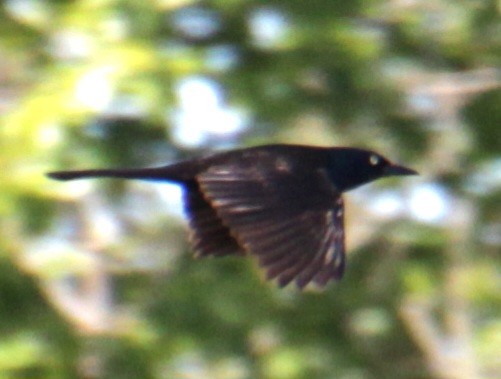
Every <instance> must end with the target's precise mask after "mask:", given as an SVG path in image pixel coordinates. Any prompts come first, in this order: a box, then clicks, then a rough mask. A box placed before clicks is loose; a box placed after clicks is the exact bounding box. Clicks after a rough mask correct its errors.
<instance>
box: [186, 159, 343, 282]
mask: <svg viewBox="0 0 501 379" xmlns="http://www.w3.org/2000/svg"><path fill="white" fill-rule="evenodd" d="M282 163H283V164H281V165H278V166H273V165H260V164H259V163H258V162H255V163H254V164H252V165H251V164H249V165H222V166H215V167H211V168H209V169H208V170H207V171H205V172H204V173H202V174H200V175H199V176H197V178H196V180H197V181H198V183H199V186H200V189H201V192H202V194H203V195H204V197H205V198H206V199H207V200H208V202H209V203H210V205H211V206H212V208H213V209H215V211H216V213H217V215H218V216H219V218H220V219H221V220H222V223H223V224H224V225H225V226H226V227H228V229H229V231H230V233H231V235H232V236H233V237H234V238H235V239H236V240H237V241H238V242H239V244H240V245H242V246H243V247H244V249H245V250H246V251H248V252H249V253H251V254H253V255H255V256H257V258H258V261H259V264H260V266H262V267H263V268H264V269H265V270H266V273H267V278H268V279H274V278H277V281H278V283H279V285H280V286H285V285H287V284H289V283H290V282H291V281H293V280H295V282H296V284H297V286H298V287H300V288H303V287H304V286H306V285H307V284H308V283H309V282H311V281H314V282H315V283H317V284H318V285H320V286H324V285H325V284H327V282H329V280H331V279H340V278H341V276H342V275H343V270H344V265H345V251H344V225H343V213H344V206H343V201H342V198H341V195H340V193H338V192H337V191H336V190H335V188H334V187H333V185H332V184H331V183H330V181H329V180H328V178H327V176H326V173H325V172H324V171H323V170H318V171H314V172H299V173H298V171H301V170H294V169H292V167H289V162H282Z"/></svg>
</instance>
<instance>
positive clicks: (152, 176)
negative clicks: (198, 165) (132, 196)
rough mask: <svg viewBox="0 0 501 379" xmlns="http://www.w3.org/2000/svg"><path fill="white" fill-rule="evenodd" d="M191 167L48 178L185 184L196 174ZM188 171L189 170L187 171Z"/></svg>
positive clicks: (95, 171)
mask: <svg viewBox="0 0 501 379" xmlns="http://www.w3.org/2000/svg"><path fill="white" fill-rule="evenodd" d="M189 168H190V167H183V164H182V163H180V164H173V165H171V166H163V167H154V168H123V169H120V168H119V169H91V170H76V171H54V172H49V173H47V176H48V177H49V178H52V179H56V180H74V179H88V178H121V179H141V180H168V181H173V182H185V181H189V180H190V179H191V178H193V177H194V175H195V174H196V173H190V171H192V170H189ZM186 169H187V170H186Z"/></svg>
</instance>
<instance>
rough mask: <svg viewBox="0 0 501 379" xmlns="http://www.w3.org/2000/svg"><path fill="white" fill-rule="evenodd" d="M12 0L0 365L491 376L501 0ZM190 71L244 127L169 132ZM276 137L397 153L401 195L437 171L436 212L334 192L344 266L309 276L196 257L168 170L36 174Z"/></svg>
mask: <svg viewBox="0 0 501 379" xmlns="http://www.w3.org/2000/svg"><path fill="white" fill-rule="evenodd" d="M16 4H18V2H16V1H10V2H5V3H4V4H2V7H3V8H2V12H0V51H1V59H0V72H1V73H2V75H1V76H0V97H1V101H0V110H1V111H0V166H1V167H2V169H1V170H0V183H1V186H0V214H1V215H2V217H1V218H0V329H1V332H2V333H1V335H2V339H1V341H0V377H6V378H7V377H29V378H70V377H85V378H91V377H92V378H108V377H109V378H138V377H141V378H179V377H187V378H188V377H193V378H227V379H230V378H231V379H238V378H269V379H274V378H277V379H280V378H284V379H285V378H287V379H288V378H293V379H294V378H298V379H299V378H310V379H313V378H322V379H323V378H360V379H362V378H364V379H365V378H367V379H370V378H402V379H404V378H405V379H411V378H412V379H414V378H416V379H417V378H431V377H434V378H449V377H451V376H448V374H447V373H450V372H451V370H454V369H456V370H457V367H460V368H461V369H460V370H459V371H461V373H462V375H463V376H457V377H458V378H471V377H486V378H495V377H499V376H500V375H501V366H500V365H499V359H498V356H499V351H500V350H501V337H500V335H501V327H500V325H499V313H500V312H501V302H500V297H499V292H500V291H499V289H500V286H501V283H500V277H501V275H500V272H499V270H500V267H501V262H500V255H499V251H500V240H499V234H500V233H499V231H500V225H501V209H500V207H499V204H501V195H500V183H499V167H500V165H499V162H500V155H499V152H500V151H501V146H500V143H501V142H500V141H501V135H500V130H501V129H500V127H499V125H500V124H501V116H500V115H501V107H499V104H500V103H501V92H500V91H499V69H496V66H499V59H500V56H499V40H497V39H496V38H497V37H496V36H497V35H499V33H496V31H499V25H498V24H499V4H496V2H495V1H488V0H480V1H470V2H449V1H441V0H437V1H422V2H387V1H364V0H359V1H351V2H350V1H333V0H317V1H296V0H294V1H291V0H289V1H279V0H275V1H267V2H262V1H252V0H231V1H194V0H181V1H169V0H159V1H141V0H125V1H104V0H103V1H45V2H41V1H39V2H36V1H27V2H19V4H24V5H25V8H23V7H22V6H21V5H19V6H17V5H16ZM406 4H407V5H406ZM183 12H185V13H183ZM186 12H188V15H189V14H192V15H193V14H195V15H198V16H197V17H199V18H198V19H197V18H196V17H195V18H194V19H193V18H192V19H191V21H189V22H188V23H187V25H188V27H186V26H183V25H182V24H181V23H180V22H181V21H180V20H181V19H182V16H183V14H186ZM189 12H192V13H189ZM193 12H195V13H193ZM260 12H261V13H260ZM263 12H264V13H263ZM267 12H268V13H267ZM200 14H201V15H202V16H200ZM263 14H264V15H265V21H266V20H267V22H270V19H266V17H270V15H271V21H272V22H271V23H268V24H266V23H264V24H257V25H260V28H259V27H256V26H253V25H256V24H255V23H254V22H255V18H259V17H258V16H259V15H261V16H262V15H263ZM254 17H255V18H254ZM188 20H190V19H188ZM207 20H212V21H210V22H208V21H207ZM253 20H254V21H253ZM190 22H191V23H190ZM261 22H263V21H262V19H261ZM273 22H276V23H278V25H279V27H278V28H277V33H276V34H273V33H272V34H271V37H269V38H270V39H266V33H265V34H264V35H265V37H259V36H260V35H261V34H260V33H264V32H269V33H271V32H270V30H271V31H273V30H274V28H275V26H276V25H275V24H273ZM263 25H264V26H263ZM204 28H206V29H204ZM221 52H223V53H221ZM193 77H197V78H204V79H206V80H210V81H211V83H212V84H213V85H214V86H218V88H219V90H220V94H221V96H220V99H219V101H221V102H222V103H224V104H222V105H224V106H225V107H230V108H231V109H238V110H241V111H242V114H244V115H246V116H247V120H246V122H247V126H248V127H247V129H245V130H242V131H240V132H238V133H236V134H235V135H231V136H225V135H220V134H218V133H217V132H216V133H212V134H211V133H209V137H208V138H207V139H206V140H204V141H202V143H200V144H196V143H192V144H189V143H188V144H187V143H186V141H184V142H183V141H182V139H180V137H179V136H178V134H176V133H177V131H178V128H179V125H178V121H179V119H178V118H176V117H178V116H179V111H180V109H181V106H182V105H183V104H182V103H183V99H182V98H181V95H180V91H179V86H180V83H182V82H183V80H186V79H189V78H193ZM195 95H197V94H195ZM192 96H194V95H193V94H192ZM202 109H203V108H202ZM196 112H197V111H196V110H195V111H193V110H192V111H191V113H190V115H193V114H194V113H196ZM210 121H211V120H208V119H207V120H204V119H202V122H201V125H196V127H198V128H203V127H206V126H207V124H209V123H210ZM199 122H200V120H199ZM191 127H192V128H195V127H194V126H193V125H192V126H191ZM191 142H193V141H191ZM270 142H293V143H304V144H308V143H311V144H324V145H331V144H336V145H353V146H362V147H369V148H372V149H375V150H378V151H381V152H382V153H384V154H385V155H387V156H388V157H391V158H395V159H397V158H398V159H401V160H402V161H403V162H405V163H406V164H407V165H409V166H410V167H416V168H418V169H419V171H420V172H421V173H422V174H423V175H422V178H421V179H417V180H416V181H415V182H410V181H409V182H406V183H409V184H404V183H402V182H392V183H390V184H391V185H392V187H393V185H395V186H406V185H408V186H409V187H407V188H405V189H404V191H403V192H402V196H401V198H402V199H403V201H404V203H405V204H407V205H408V203H409V198H410V195H409V194H410V193H412V191H413V189H414V188H415V187H416V186H418V185H419V183H420V182H419V180H421V181H423V182H430V183H434V184H437V185H439V186H441V188H442V189H443V190H444V191H445V192H446V193H447V194H448V195H449V200H450V201H449V203H448V207H447V209H446V215H445V216H444V217H442V218H441V219H439V220H436V221H435V222H422V221H420V220H418V219H413V217H412V214H411V213H409V212H407V213H405V212H403V213H402V212H401V213H399V214H398V215H393V216H391V219H390V220H388V219H384V218H381V217H378V216H377V215H374V214H373V213H372V211H370V210H369V205H370V203H371V201H372V200H373V199H372V195H371V194H377V193H378V191H383V190H384V188H385V187H382V186H381V187H378V186H375V187H374V188H376V190H375V192H370V193H369V195H367V193H364V192H363V191H362V192H360V193H359V195H358V196H359V197H358V200H356V199H357V197H356V196H357V195H348V197H347V207H348V209H351V208H352V207H354V205H353V204H354V203H356V202H357V201H358V202H361V203H362V210H361V211H360V212H354V213H353V214H349V220H348V221H349V225H348V226H349V227H348V229H347V231H348V234H350V235H352V236H356V237H353V238H354V240H355V242H354V243H350V244H349V245H348V246H349V259H348V269H347V273H346V276H345V278H344V279H343V281H341V282H339V283H337V284H336V285H332V286H331V287H330V288H328V289H327V290H326V291H325V292H322V293H320V292H317V291H315V290H310V291H307V292H306V293H299V292H298V291H296V290H295V289H293V288H286V289H282V290H280V289H277V288H275V287H274V286H273V285H270V284H268V283H265V282H264V280H263V278H261V277H260V274H259V272H258V271H257V270H256V267H255V262H254V261H253V260H252V259H251V258H245V259H243V258H242V257H229V258H224V259H212V260H211V259H207V260H194V259H192V254H191V251H190V249H189V247H188V246H187V245H186V243H185V242H184V241H186V233H185V232H184V231H183V232H181V227H180V225H181V223H182V222H181V221H180V218H179V217H177V216H176V215H174V214H172V213H169V212H171V210H172V209H171V207H170V206H166V205H165V201H163V200H162V197H161V196H159V195H158V193H157V192H155V190H154V189H153V187H155V186H160V185H158V184H152V183H148V184H138V183H134V182H132V183H122V182H121V183H118V182H111V181H108V182H93V183H92V184H90V183H82V182H76V183H69V184H62V183H57V182H53V181H50V180H48V179H47V178H45V177H44V173H45V172H47V171H49V170H52V169H70V168H83V167H98V166H99V167H104V166H136V167H140V166H147V165H153V164H163V163H168V162H171V161H174V160H177V159H182V158H185V157H191V156H193V155H197V154H202V153H206V152H207V151H208V150H211V149H213V148H221V147H232V146H241V145H242V146H243V145H250V144H258V143H270ZM155 188H161V191H163V192H164V193H166V192H168V188H166V187H155ZM360 199H362V200H360ZM171 205H172V204H171ZM366 205H367V206H366ZM423 206H424V205H423ZM183 230H184V229H183ZM423 315H424V316H423ZM423 320H425V322H424V321H423ZM458 320H459V321H458ZM458 325H459V327H458ZM430 326H431V327H432V329H433V330H434V331H435V333H431V334H427V333H426V331H427V330H428V329H427V327H430ZM451 341H452V342H451ZM454 341H456V342H457V341H461V343H464V345H461V346H456V345H454V346H452V345H453V344H454ZM436 346H451V347H450V350H447V349H446V351H442V350H440V349H438V350H434V348H436ZM454 354H457V355H454ZM461 354H463V355H461ZM451 356H452V359H450V357H451ZM448 359H449V360H448ZM437 362H438V363H437ZM456 362H459V363H458V366H457V367H456ZM461 365H464V367H463V366H461ZM472 367H473V368H472ZM448 370H449V371H448ZM472 373H475V374H478V375H472ZM480 373H481V374H480ZM482 375H483V376H482Z"/></svg>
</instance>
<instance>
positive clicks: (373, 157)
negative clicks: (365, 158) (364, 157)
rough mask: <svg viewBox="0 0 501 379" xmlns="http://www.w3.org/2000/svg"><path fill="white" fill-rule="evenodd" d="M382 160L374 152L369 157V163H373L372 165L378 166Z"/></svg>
mask: <svg viewBox="0 0 501 379" xmlns="http://www.w3.org/2000/svg"><path fill="white" fill-rule="evenodd" d="M380 161H381V159H380V158H379V157H378V156H377V155H375V154H372V155H371V156H370V157H369V163H370V164H371V166H377V165H378V164H379V162H380Z"/></svg>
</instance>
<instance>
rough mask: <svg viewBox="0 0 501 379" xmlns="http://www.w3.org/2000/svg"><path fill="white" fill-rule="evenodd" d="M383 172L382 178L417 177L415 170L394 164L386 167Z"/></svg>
mask: <svg viewBox="0 0 501 379" xmlns="http://www.w3.org/2000/svg"><path fill="white" fill-rule="evenodd" d="M383 172H384V176H404V175H419V174H418V172H417V171H416V170H413V169H411V168H407V167H404V166H399V165H396V164H392V165H390V166H386V168H385V169H384V171H383Z"/></svg>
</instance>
